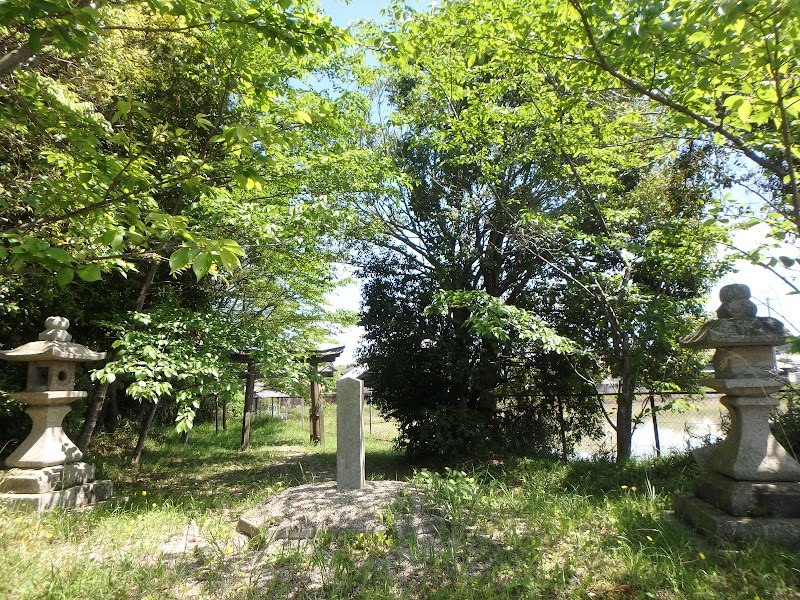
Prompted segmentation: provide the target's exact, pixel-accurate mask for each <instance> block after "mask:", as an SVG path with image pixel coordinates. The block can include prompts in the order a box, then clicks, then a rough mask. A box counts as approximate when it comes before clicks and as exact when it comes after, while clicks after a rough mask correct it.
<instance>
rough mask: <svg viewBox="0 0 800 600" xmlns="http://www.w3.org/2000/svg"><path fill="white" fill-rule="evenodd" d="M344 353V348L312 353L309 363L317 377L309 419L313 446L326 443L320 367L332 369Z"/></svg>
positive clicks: (318, 350)
mask: <svg viewBox="0 0 800 600" xmlns="http://www.w3.org/2000/svg"><path fill="white" fill-rule="evenodd" d="M342 352H344V346H334V347H332V348H318V349H316V350H314V351H312V352H311V356H309V358H308V362H309V363H311V365H313V367H314V375H315V379H313V380H312V381H311V415H310V417H309V420H310V422H309V427H310V430H311V435H310V439H311V443H312V444H324V443H325V413H324V411H323V407H322V398H321V394H320V383H319V381H316V375H319V374H320V370H319V365H320V364H322V363H328V364H329V368H331V369H332V367H333V361H335V360H336V359H337V358H339V355H341V353H342ZM331 374H332V373H331Z"/></svg>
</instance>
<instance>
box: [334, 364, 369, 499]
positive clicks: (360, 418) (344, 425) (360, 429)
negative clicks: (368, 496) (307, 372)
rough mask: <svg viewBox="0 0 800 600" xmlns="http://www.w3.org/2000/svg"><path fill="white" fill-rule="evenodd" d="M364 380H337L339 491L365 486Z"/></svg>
mask: <svg viewBox="0 0 800 600" xmlns="http://www.w3.org/2000/svg"><path fill="white" fill-rule="evenodd" d="M364 476H365V464H364V382H363V381H361V380H360V379H355V378H353V377H342V378H340V379H339V381H337V382H336V483H337V485H338V488H339V490H340V491H347V490H360V489H361V488H363V487H364Z"/></svg>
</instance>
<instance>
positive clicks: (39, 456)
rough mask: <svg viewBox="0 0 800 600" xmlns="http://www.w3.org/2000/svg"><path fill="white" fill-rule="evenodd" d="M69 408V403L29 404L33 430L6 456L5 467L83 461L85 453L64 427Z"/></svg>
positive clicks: (30, 467)
mask: <svg viewBox="0 0 800 600" xmlns="http://www.w3.org/2000/svg"><path fill="white" fill-rule="evenodd" d="M70 410H71V409H70V407H69V406H68V405H55V406H54V405H42V406H29V407H28V408H27V409H26V410H25V412H26V413H27V414H28V416H30V418H31V420H32V421H33V426H32V427H31V432H30V434H29V435H28V437H26V438H25V439H24V440H23V441H22V443H21V444H20V445H19V446H18V447H17V449H16V450H14V452H12V453H11V455H10V456H9V457H8V458H6V460H5V463H6V466H7V467H21V468H23V469H40V468H43V467H51V466H54V465H63V464H65V463H73V462H78V461H80V460H81V458H82V457H83V453H82V452H81V451H80V450H79V449H78V447H77V446H76V445H75V444H74V443H73V442H72V440H70V439H69V437H67V434H66V433H64V429H63V428H62V426H61V424H62V422H63V420H64V417H65V416H66V414H67V413H68V412H69V411H70Z"/></svg>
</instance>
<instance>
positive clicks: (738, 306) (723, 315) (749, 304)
mask: <svg viewBox="0 0 800 600" xmlns="http://www.w3.org/2000/svg"><path fill="white" fill-rule="evenodd" d="M757 313H758V307H757V306H756V305H755V303H754V302H753V301H752V300H733V301H731V302H728V303H727V304H723V305H722V306H720V307H719V308H718V309H717V317H719V318H720V319H736V318H743V319H746V318H749V317H755V316H756V314H757Z"/></svg>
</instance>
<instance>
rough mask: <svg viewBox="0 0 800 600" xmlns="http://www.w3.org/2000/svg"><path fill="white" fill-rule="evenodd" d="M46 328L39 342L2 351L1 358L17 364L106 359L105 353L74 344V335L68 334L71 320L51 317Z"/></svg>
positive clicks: (0, 352)
mask: <svg viewBox="0 0 800 600" xmlns="http://www.w3.org/2000/svg"><path fill="white" fill-rule="evenodd" d="M45 327H46V329H45V330H44V331H43V332H42V333H40V334H39V341H36V342H28V343H27V344H23V345H22V346H19V347H17V348H14V349H13V350H0V357H1V358H3V359H5V360H12V361H17V362H33V361H37V362H40V361H65V362H88V361H94V360H103V359H104V358H105V357H106V353H105V352H94V351H92V350H89V348H87V347H86V346H84V345H83V344H76V343H74V342H72V341H71V340H72V335H71V334H70V333H68V332H67V329H68V328H69V320H68V319H66V318H65V317H49V318H48V319H47V320H46V321H45Z"/></svg>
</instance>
